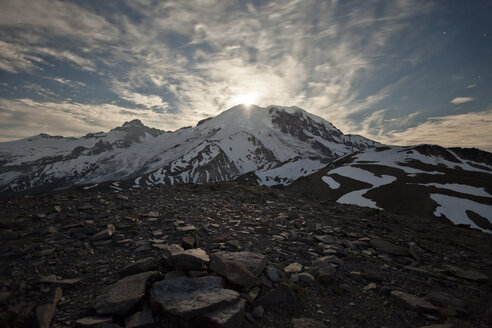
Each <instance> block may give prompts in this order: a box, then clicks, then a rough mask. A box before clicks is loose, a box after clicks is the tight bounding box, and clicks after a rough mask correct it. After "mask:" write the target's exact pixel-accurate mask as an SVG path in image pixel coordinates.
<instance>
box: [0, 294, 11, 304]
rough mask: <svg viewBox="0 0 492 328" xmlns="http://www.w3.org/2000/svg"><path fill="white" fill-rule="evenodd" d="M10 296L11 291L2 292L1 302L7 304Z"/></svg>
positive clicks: (0, 295)
mask: <svg viewBox="0 0 492 328" xmlns="http://www.w3.org/2000/svg"><path fill="white" fill-rule="evenodd" d="M9 298H10V292H0V304H5V303H7V301H8V300H9Z"/></svg>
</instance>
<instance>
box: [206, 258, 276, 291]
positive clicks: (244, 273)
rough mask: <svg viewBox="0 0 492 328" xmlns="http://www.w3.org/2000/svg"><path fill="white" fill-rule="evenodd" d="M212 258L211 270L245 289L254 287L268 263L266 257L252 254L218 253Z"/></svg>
mask: <svg viewBox="0 0 492 328" xmlns="http://www.w3.org/2000/svg"><path fill="white" fill-rule="evenodd" d="M211 257H212V262H211V263H210V269H211V270H213V271H215V272H216V273H217V274H219V275H221V276H224V277H225V278H226V279H227V280H228V281H229V282H231V283H233V284H235V285H239V286H243V287H252V286H253V285H254V284H255V283H256V278H257V277H258V276H259V275H261V273H262V272H263V270H264V269H265V267H266V262H267V258H266V256H264V255H261V254H256V253H251V252H234V253H233V252H217V253H214V254H212V255H211Z"/></svg>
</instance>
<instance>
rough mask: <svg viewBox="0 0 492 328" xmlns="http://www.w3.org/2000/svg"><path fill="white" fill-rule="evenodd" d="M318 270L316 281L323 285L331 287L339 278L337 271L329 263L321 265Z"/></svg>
mask: <svg viewBox="0 0 492 328" xmlns="http://www.w3.org/2000/svg"><path fill="white" fill-rule="evenodd" d="M317 269H318V270H317V276H316V279H317V280H318V281H319V282H320V283H321V284H324V285H329V284H331V283H332V282H333V281H334V280H335V278H336V276H337V270H336V269H335V268H334V267H332V266H331V265H330V264H328V263H323V262H321V263H319V264H318V267H317Z"/></svg>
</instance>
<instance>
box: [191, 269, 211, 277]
mask: <svg viewBox="0 0 492 328" xmlns="http://www.w3.org/2000/svg"><path fill="white" fill-rule="evenodd" d="M207 273H208V272H207V271H205V270H200V271H198V270H190V271H188V277H191V278H196V277H203V276H206V275H207Z"/></svg>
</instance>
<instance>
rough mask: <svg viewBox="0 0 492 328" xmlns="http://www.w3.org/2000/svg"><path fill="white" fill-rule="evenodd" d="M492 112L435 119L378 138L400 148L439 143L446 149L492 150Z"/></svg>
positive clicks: (491, 110)
mask: <svg viewBox="0 0 492 328" xmlns="http://www.w3.org/2000/svg"><path fill="white" fill-rule="evenodd" d="M490 131H492V109H490V110H486V111H481V112H476V113H467V114H459V115H450V116H440V117H433V118H431V119H430V120H429V121H428V122H425V123H422V124H419V125H417V126H415V127H412V128H409V129H406V130H405V131H402V132H396V131H394V132H393V133H391V134H390V135H385V136H382V135H381V136H379V137H378V139H379V141H381V142H384V143H387V144H398V145H415V144H422V143H428V144H437V145H441V146H445V147H456V146H460V147H478V148H481V149H484V150H487V151H492V135H491V134H490Z"/></svg>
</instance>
